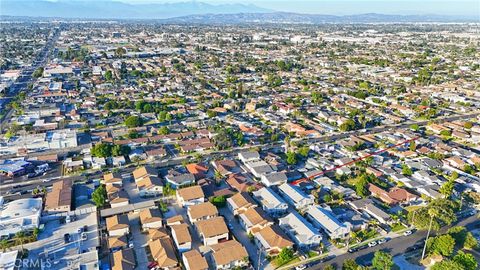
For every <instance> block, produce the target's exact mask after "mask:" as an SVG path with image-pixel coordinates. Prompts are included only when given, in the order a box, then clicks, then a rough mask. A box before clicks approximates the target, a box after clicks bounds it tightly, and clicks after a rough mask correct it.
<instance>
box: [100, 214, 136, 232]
mask: <svg viewBox="0 0 480 270" xmlns="http://www.w3.org/2000/svg"><path fill="white" fill-rule="evenodd" d="M105 221H106V223H107V231H108V235H110V236H122V235H125V234H128V233H130V225H129V221H128V216H127V215H116V216H111V217H108V218H106V220H105Z"/></svg>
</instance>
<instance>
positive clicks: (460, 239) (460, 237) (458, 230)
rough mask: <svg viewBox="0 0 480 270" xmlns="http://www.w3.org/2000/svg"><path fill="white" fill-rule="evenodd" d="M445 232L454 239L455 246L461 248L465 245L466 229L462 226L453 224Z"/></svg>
mask: <svg viewBox="0 0 480 270" xmlns="http://www.w3.org/2000/svg"><path fill="white" fill-rule="evenodd" d="M447 233H448V234H449V235H451V236H452V237H453V239H455V244H456V246H457V247H459V248H462V247H463V246H464V245H465V239H466V238H467V230H466V229H465V227H462V226H454V227H451V228H450V229H448V231H447Z"/></svg>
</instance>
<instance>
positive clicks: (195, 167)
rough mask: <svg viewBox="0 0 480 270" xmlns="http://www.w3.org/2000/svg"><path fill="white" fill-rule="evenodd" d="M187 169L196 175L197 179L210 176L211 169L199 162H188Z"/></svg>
mask: <svg viewBox="0 0 480 270" xmlns="http://www.w3.org/2000/svg"><path fill="white" fill-rule="evenodd" d="M185 167H186V168H187V171H188V172H189V173H191V174H193V176H194V177H195V179H196V180H200V179H203V178H206V177H208V176H209V169H208V167H205V166H203V165H200V164H197V163H191V164H187V166H185Z"/></svg>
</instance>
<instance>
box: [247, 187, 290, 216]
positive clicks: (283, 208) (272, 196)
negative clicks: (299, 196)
mask: <svg viewBox="0 0 480 270" xmlns="http://www.w3.org/2000/svg"><path fill="white" fill-rule="evenodd" d="M253 197H254V198H255V200H257V201H258V202H260V204H261V205H262V209H263V210H264V211H265V212H267V213H268V214H269V215H270V216H272V217H278V216H281V215H283V214H284V213H286V212H287V210H288V204H287V203H286V202H285V201H283V199H282V198H281V197H280V196H279V195H278V194H277V193H275V192H274V191H273V190H271V189H270V188H261V189H259V190H257V191H255V192H253Z"/></svg>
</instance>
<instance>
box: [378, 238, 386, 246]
mask: <svg viewBox="0 0 480 270" xmlns="http://www.w3.org/2000/svg"><path fill="white" fill-rule="evenodd" d="M386 242H387V239H385V238H382V239H380V240H378V241H377V244H379V245H381V244H384V243H386Z"/></svg>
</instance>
